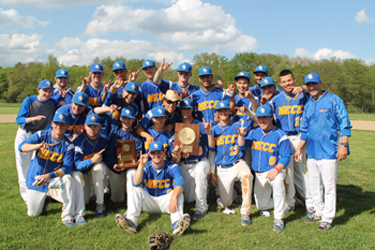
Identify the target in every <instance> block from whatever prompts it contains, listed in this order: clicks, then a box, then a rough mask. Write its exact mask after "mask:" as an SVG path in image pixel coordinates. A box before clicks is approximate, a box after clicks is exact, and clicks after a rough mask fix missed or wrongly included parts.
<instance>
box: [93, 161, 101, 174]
mask: <svg viewBox="0 0 375 250" xmlns="http://www.w3.org/2000/svg"><path fill="white" fill-rule="evenodd" d="M103 169H104V168H103V164H101V162H99V163H96V164H94V166H93V167H92V171H93V172H103Z"/></svg>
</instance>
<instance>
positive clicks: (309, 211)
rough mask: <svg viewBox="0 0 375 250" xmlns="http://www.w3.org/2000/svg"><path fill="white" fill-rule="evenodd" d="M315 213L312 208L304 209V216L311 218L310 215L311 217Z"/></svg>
mask: <svg viewBox="0 0 375 250" xmlns="http://www.w3.org/2000/svg"><path fill="white" fill-rule="evenodd" d="M314 213H315V211H314V208H313V207H308V208H306V215H307V216H309V217H310V216H311V215H313V214H314Z"/></svg>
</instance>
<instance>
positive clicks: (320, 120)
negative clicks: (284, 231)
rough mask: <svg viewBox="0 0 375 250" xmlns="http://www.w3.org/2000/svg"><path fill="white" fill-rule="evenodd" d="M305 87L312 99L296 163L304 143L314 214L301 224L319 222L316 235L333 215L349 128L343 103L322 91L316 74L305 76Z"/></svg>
mask: <svg viewBox="0 0 375 250" xmlns="http://www.w3.org/2000/svg"><path fill="white" fill-rule="evenodd" d="M305 84H306V87H307V89H308V91H309V92H310V94H311V99H310V100H309V101H308V102H307V103H306V106H305V110H304V114H303V120H302V125H301V132H302V134H301V140H300V143H299V145H298V149H297V152H296V154H295V160H296V161H297V162H299V161H300V158H299V157H300V154H301V149H302V147H303V146H304V145H305V144H306V143H307V167H308V171H309V181H310V187H311V195H312V198H313V201H314V208H315V214H313V215H312V216H310V217H308V218H305V219H304V221H305V222H314V221H321V223H320V226H319V227H318V231H328V230H330V229H331V228H332V220H333V217H334V216H335V213H336V181H337V165H338V162H339V161H341V160H344V159H346V157H347V155H348V152H349V150H348V139H349V136H350V129H351V127H352V125H351V123H350V120H349V116H348V113H347V111H346V109H345V105H344V102H343V101H342V100H341V99H340V98H339V97H338V96H336V95H334V94H331V93H328V92H326V91H325V90H322V85H323V83H322V81H321V80H320V77H319V75H318V74H317V73H309V74H307V75H306V76H305ZM340 132H341V133H340ZM322 184H323V187H324V193H323V189H322V188H321V185H322ZM323 195H324V196H323Z"/></svg>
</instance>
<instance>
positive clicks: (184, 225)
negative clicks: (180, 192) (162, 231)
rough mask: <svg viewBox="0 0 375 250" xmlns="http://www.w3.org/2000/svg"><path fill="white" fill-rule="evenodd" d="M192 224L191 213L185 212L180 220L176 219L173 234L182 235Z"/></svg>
mask: <svg viewBox="0 0 375 250" xmlns="http://www.w3.org/2000/svg"><path fill="white" fill-rule="evenodd" d="M189 226H190V215H189V214H184V215H183V216H182V218H181V219H180V220H179V221H176V222H175V223H173V225H172V232H173V235H182V234H183V233H184V232H185V230H186V229H188V227H189Z"/></svg>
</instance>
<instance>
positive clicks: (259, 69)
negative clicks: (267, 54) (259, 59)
mask: <svg viewBox="0 0 375 250" xmlns="http://www.w3.org/2000/svg"><path fill="white" fill-rule="evenodd" d="M257 72H263V73H266V75H268V68H267V67H266V66H264V65H263V64H261V65H259V66H258V67H256V68H255V70H254V71H253V73H257Z"/></svg>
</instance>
